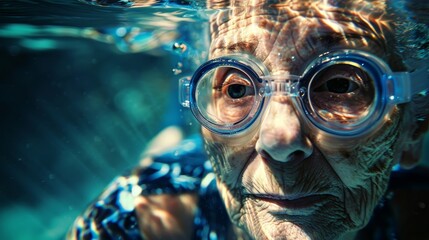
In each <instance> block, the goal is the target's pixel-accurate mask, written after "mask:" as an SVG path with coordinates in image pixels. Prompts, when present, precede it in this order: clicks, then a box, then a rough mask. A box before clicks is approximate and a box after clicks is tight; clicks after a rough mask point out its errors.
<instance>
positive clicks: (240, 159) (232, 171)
mask: <svg viewBox="0 0 429 240" xmlns="http://www.w3.org/2000/svg"><path fill="white" fill-rule="evenodd" d="M210 134H211V133H210ZM211 135H212V134H211ZM205 148H206V152H207V156H208V158H209V159H210V162H211V164H212V166H213V169H214V171H215V173H216V175H217V177H218V179H219V180H220V181H222V182H224V183H225V184H226V185H228V186H229V187H231V188H233V187H235V186H237V185H240V184H241V173H242V172H243V170H244V168H245V167H246V164H247V162H248V160H249V159H250V158H251V156H252V155H253V154H254V152H255V144H254V141H250V142H247V143H246V144H243V145H240V146H236V145H235V146H230V145H229V144H228V139H225V138H224V139H219V136H217V138H212V137H207V134H205Z"/></svg>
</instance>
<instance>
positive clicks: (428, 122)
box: [399, 115, 429, 169]
mask: <svg viewBox="0 0 429 240" xmlns="http://www.w3.org/2000/svg"><path fill="white" fill-rule="evenodd" d="M428 117H429V115H427V116H426V118H425V120H424V121H418V122H417V127H416V129H415V130H414V133H413V134H411V136H410V137H409V139H407V142H406V143H405V144H406V146H405V147H406V149H405V150H404V151H403V152H402V156H401V159H400V161H399V164H400V165H401V167H402V168H405V169H410V168H413V167H414V166H416V165H417V164H418V163H419V160H420V156H421V153H422V146H423V136H424V133H426V132H427V131H428V127H429V118H428Z"/></svg>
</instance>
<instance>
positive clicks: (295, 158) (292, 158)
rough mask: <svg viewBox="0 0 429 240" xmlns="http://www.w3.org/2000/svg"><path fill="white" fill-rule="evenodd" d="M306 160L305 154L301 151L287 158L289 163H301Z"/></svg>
mask: <svg viewBox="0 0 429 240" xmlns="http://www.w3.org/2000/svg"><path fill="white" fill-rule="evenodd" d="M305 158H306V156H305V152H304V151H301V150H296V151H294V152H292V153H290V154H289V156H288V157H287V161H288V162H289V161H301V160H304V159H305Z"/></svg>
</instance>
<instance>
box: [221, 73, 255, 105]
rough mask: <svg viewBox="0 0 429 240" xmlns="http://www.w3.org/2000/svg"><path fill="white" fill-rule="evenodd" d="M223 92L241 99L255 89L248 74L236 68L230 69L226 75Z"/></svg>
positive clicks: (232, 97) (233, 97)
mask: <svg viewBox="0 0 429 240" xmlns="http://www.w3.org/2000/svg"><path fill="white" fill-rule="evenodd" d="M224 79H225V80H224V82H223V83H222V93H223V94H224V95H226V96H227V97H229V98H231V99H241V98H244V97H246V96H249V95H253V94H254V92H255V91H254V89H253V85H252V83H251V81H250V80H249V78H248V77H247V75H246V74H245V73H243V72H241V71H238V70H236V69H233V70H229V71H228V72H227V73H226V74H225V76H224Z"/></svg>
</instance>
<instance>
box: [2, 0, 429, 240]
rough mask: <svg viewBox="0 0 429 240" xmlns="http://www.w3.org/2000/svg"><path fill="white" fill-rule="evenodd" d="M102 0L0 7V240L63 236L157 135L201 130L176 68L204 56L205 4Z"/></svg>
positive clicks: (189, 65) (189, 66) (428, 16)
mask: <svg viewBox="0 0 429 240" xmlns="http://www.w3.org/2000/svg"><path fill="white" fill-rule="evenodd" d="M105 2H113V1H89V0H86V1H84V0H81V1H78V0H76V1H73V0H62V1H54V0H50V1H49V0H40V1H36V0H34V1H30V0H27V1H24V0H22V1H11V0H9V1H0V16H1V17H0V41H1V43H2V44H1V45H0V70H1V71H0V72H1V75H2V78H1V81H0V107H1V108H0V109H1V112H2V118H1V123H2V124H1V125H2V126H3V128H2V131H1V133H2V138H1V141H2V142H1V143H2V144H1V146H0V150H1V151H0V152H1V153H2V155H1V157H2V159H1V163H2V167H1V168H0V203H1V206H2V207H1V208H0V239H62V237H63V234H64V233H65V231H66V228H67V227H68V226H69V225H70V224H71V222H72V221H73V219H74V218H75V217H76V215H77V214H78V213H80V211H81V210H82V209H84V207H85V204H87V203H89V202H90V200H92V199H94V198H95V197H96V195H97V194H98V193H99V192H100V191H101V189H102V188H103V187H104V186H106V185H107V183H108V182H110V180H111V179H113V177H114V176H116V175H117V174H119V173H121V172H123V171H124V170H125V169H127V168H129V167H131V166H133V165H135V164H136V163H137V161H138V158H139V155H140V153H141V151H142V149H143V148H144V145H145V143H147V142H148V141H149V140H150V138H151V137H153V136H154V135H155V134H156V133H157V132H158V131H159V130H160V129H162V128H163V127H164V126H167V125H171V124H180V125H183V126H192V127H193V128H191V129H189V132H190V133H191V132H194V131H195V127H194V126H197V124H192V118H191V117H190V116H188V115H186V114H184V112H183V111H180V107H179V104H178V103H177V100H176V97H177V96H175V94H176V92H177V91H176V90H175V86H176V82H175V81H176V80H177V78H178V76H175V75H174V73H173V72H172V70H173V68H176V67H177V66H180V65H184V67H183V69H180V71H183V73H184V74H185V73H187V72H189V71H191V70H192V69H193V68H195V66H198V65H199V64H200V63H201V61H203V60H204V59H205V58H206V57H207V52H206V51H205V50H206V47H207V46H206V44H207V39H205V38H201V36H204V35H205V34H198V31H201V32H203V31H205V29H204V23H206V21H207V18H208V15H209V14H210V13H211V12H210V11H208V10H205V9H204V7H205V1H135V3H134V4H131V2H129V1H116V2H117V4H105ZM120 2H122V3H123V4H120ZM227 2H228V1H215V4H212V5H211V6H212V7H213V8H219V7H222V6H223V5H225V3H227ZM396 2H397V3H398V6H401V7H403V6H405V9H407V8H416V9H423V10H418V11H415V12H416V15H415V16H412V18H415V19H418V20H419V22H421V23H422V24H425V25H428V24H429V21H428V19H429V14H427V11H425V10H427V9H428V6H426V8H424V7H423V8H421V5H420V6H419V5H418V4H414V1H396ZM421 2H423V1H421ZM148 4H150V5H151V7H147V5H148ZM423 4H424V3H423ZM426 4H427V3H426ZM420 11H421V14H418V13H419V12H420ZM205 27H207V26H205ZM192 32H194V34H191V33H192ZM195 33H197V34H195ZM197 40H199V41H197ZM177 42H178V43H179V45H180V44H182V43H184V44H186V46H187V48H186V51H185V52H184V53H181V52H180V51H174V48H173V45H174V44H175V43H177ZM411 44H412V43H411ZM427 52H428V51H427V49H424V51H423V53H426V54H427ZM178 63H180V64H178ZM160 69H161V71H160ZM172 82H173V83H174V84H172ZM172 95H173V97H172ZM169 116H177V118H171V117H169ZM425 156H427V154H426V155H425ZM22 229H25V231H22ZM2 234H4V235H2Z"/></svg>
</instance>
